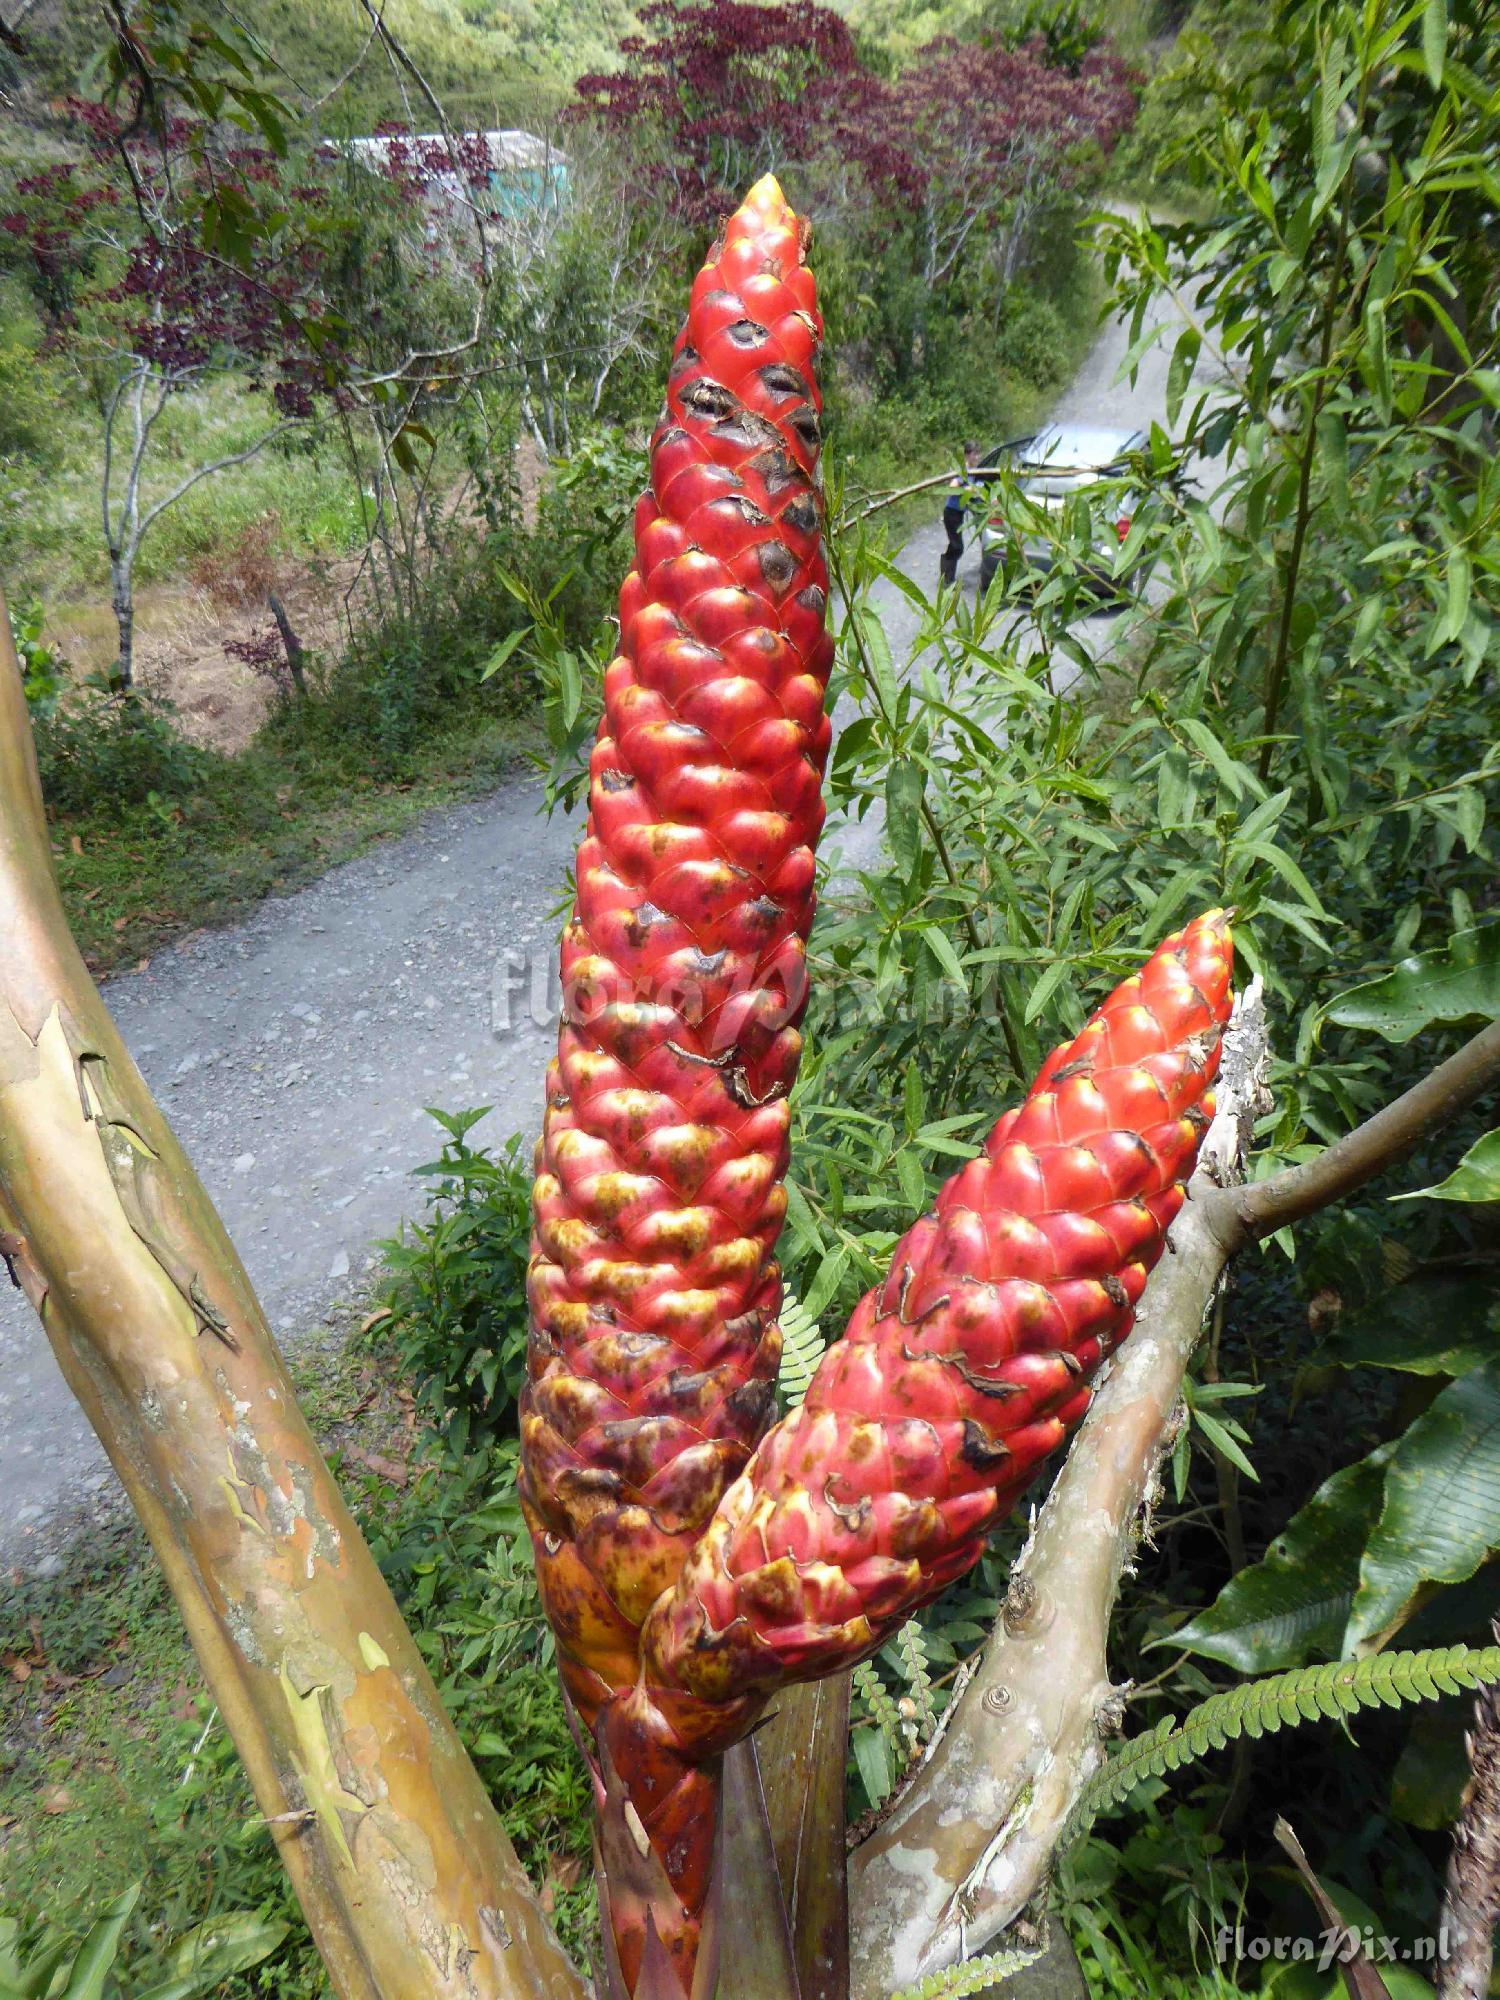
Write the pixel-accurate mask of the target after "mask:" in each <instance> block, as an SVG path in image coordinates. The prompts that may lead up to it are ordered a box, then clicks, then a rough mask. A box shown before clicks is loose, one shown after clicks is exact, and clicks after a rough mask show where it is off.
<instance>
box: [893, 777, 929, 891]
mask: <svg viewBox="0 0 1500 2000" xmlns="http://www.w3.org/2000/svg"><path fill="white" fill-rule="evenodd" d="M921 814H922V773H921V770H920V769H919V767H918V766H917V765H916V764H914V763H913V762H912V760H911V758H910V757H898V758H897V759H896V761H895V762H894V763H893V764H892V765H891V768H890V769H889V771H887V772H886V777H885V828H886V838H887V839H888V840H889V841H890V844H891V852H892V854H893V855H894V856H895V857H896V865H897V867H898V868H900V869H901V871H902V873H903V874H905V873H908V872H909V871H910V869H911V865H912V863H913V861H914V860H915V859H916V855H917V846H918V842H919V840H920V838H921V830H922V827H921Z"/></svg>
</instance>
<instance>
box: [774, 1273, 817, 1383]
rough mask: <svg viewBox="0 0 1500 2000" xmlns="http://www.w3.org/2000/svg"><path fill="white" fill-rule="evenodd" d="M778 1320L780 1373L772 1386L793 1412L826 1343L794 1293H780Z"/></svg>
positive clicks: (813, 1320) (815, 1322)
mask: <svg viewBox="0 0 1500 2000" xmlns="http://www.w3.org/2000/svg"><path fill="white" fill-rule="evenodd" d="M780 1319H781V1372H780V1373H779V1374H778V1376H777V1378H776V1386H777V1388H778V1389H779V1390H780V1391H781V1400H782V1401H783V1403H785V1405H786V1407H787V1408H788V1409H789V1410H795V1409H796V1407H797V1405H798V1404H799V1403H800V1402H801V1401H802V1398H803V1397H804V1396H805V1395H806V1394H807V1385H808V1383H809V1382H810V1381H811V1380H812V1378H813V1370H814V1369H815V1368H816V1367H817V1365H818V1363H819V1362H820V1361H821V1360H822V1358H823V1349H824V1348H825V1347H826V1346H827V1345H828V1343H827V1341H825V1340H824V1338H823V1336H822V1334H821V1333H820V1332H819V1331H818V1322H817V1321H816V1320H815V1319H814V1318H813V1316H812V1314H811V1313H809V1312H808V1310H807V1308H806V1307H805V1306H804V1305H803V1303H802V1301H801V1300H800V1299H799V1298H798V1297H797V1296H796V1294H795V1293H794V1292H786V1293H784V1294H783V1296H782V1301H781V1314H780Z"/></svg>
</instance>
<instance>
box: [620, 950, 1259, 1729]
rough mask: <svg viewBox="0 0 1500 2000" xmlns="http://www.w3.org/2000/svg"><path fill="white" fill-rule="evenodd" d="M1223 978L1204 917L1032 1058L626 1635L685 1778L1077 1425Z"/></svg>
mask: <svg viewBox="0 0 1500 2000" xmlns="http://www.w3.org/2000/svg"><path fill="white" fill-rule="evenodd" d="M1231 964H1232V946H1231V941H1230V933H1229V922H1228V918H1227V916H1226V915H1225V913H1224V912H1223V911H1219V910H1212V911H1210V912H1208V914H1207V915H1205V916H1202V917H1199V918H1197V919H1196V920H1195V921H1194V922H1193V923H1191V924H1189V925H1188V926H1187V928H1186V929H1185V930H1183V931H1181V932H1179V933H1178V934H1177V935H1175V936H1173V937H1170V938H1168V939H1167V940H1166V942H1165V943H1164V944H1163V945H1162V946H1161V947H1160V948H1159V950H1158V951H1157V952H1156V953H1155V954H1154V955H1153V957H1152V958H1151V959H1150V961H1149V962H1148V963H1147V965H1146V966H1145V967H1144V969H1143V970H1142V971H1140V972H1139V973H1136V974H1135V975H1134V976H1133V977H1131V978H1130V979H1127V980H1126V981H1125V982H1124V984H1123V985H1121V986H1119V987H1117V988H1116V990H1115V992H1114V993H1112V994H1111V995H1110V997H1109V999H1108V1000H1107V1001H1106V1002H1105V1003H1104V1005H1103V1006H1102V1007H1101V1008H1100V1009H1099V1011H1098V1013H1097V1014H1095V1015H1094V1016H1093V1018H1092V1019H1091V1020H1090V1021H1089V1022H1088V1024H1087V1025H1086V1026H1085V1027H1084V1028H1083V1030H1082V1032H1081V1033H1080V1034H1079V1035H1077V1036H1076V1037H1075V1038H1074V1040H1073V1041H1072V1042H1070V1043H1067V1044H1065V1045H1064V1046H1063V1047H1062V1048H1059V1049H1057V1050H1055V1051H1054V1053H1053V1054H1052V1055H1051V1056H1050V1057H1049V1059H1048V1060H1047V1062H1046V1063H1045V1064H1044V1065H1043V1068H1042V1071H1041V1074H1040V1075H1039V1076H1038V1078H1037V1080H1036V1082H1035V1083H1034V1084H1033V1085H1032V1087H1031V1090H1030V1091H1029V1093H1028V1094H1027V1097H1026V1099H1025V1101H1024V1102H1023V1103H1022V1104H1021V1105H1020V1106H1019V1107H1018V1108H1017V1109H1015V1110H1013V1111H1009V1112H1007V1113H1006V1114H1005V1115H1004V1117H1002V1118H1001V1120H1000V1122H999V1123H998V1124H997V1125H996V1127H995V1129H994V1132H993V1133H992V1134H991V1136H990V1140H989V1143H988V1145H987V1146H986V1147H985V1150H984V1152H983V1153H982V1154H981V1155H980V1156H979V1158H978V1159H975V1160H971V1161H970V1162H969V1164H968V1165H967V1166H965V1167H964V1168H962V1169H961V1170H960V1171H959V1172H958V1173H956V1174H955V1175H954V1176H953V1178H952V1179H951V1180H950V1181H949V1182H948V1183H947V1185H946V1186H945V1187H944V1188H943V1190H942V1192H941V1193H940V1194H939V1196H938V1199H937V1204H936V1206H935V1208H934V1209H933V1211H932V1212H931V1213H930V1214H928V1215H925V1216H923V1217H922V1218H921V1220H920V1221H919V1222H917V1223H916V1224H914V1226H913V1227H912V1228H911V1229H910V1230H908V1232H907V1234H906V1236H905V1237H904V1239H903V1240H902V1242H901V1243H900V1244H899V1245H898V1247H897V1249H896V1253H895V1255H894V1257H893V1259H892V1262H891V1269H890V1273H889V1275H888V1276H887V1277H886V1279H885V1281H884V1282H883V1283H882V1284H880V1285H877V1286H876V1287H875V1289H874V1290H873V1291H871V1292H869V1293H867V1294H866V1296H865V1297H864V1298H863V1299H862V1300H861V1301H860V1303H859V1305H858V1306H857V1307H856V1308H855V1312H854V1316H853V1318H852V1319H851V1321H850V1323H849V1328H848V1331H847V1333H846V1335H845V1337H844V1338H843V1339H842V1340H841V1341H838V1342H836V1343H835V1344H834V1345H833V1346H831V1347H830V1348H829V1349H828V1351H827V1353H826V1354H825V1355H824V1356H823V1359H822V1361H821V1362H820V1364H819V1366H818V1369H817V1372H816V1374H815V1375H814V1377H813V1380H812V1383H811V1385H810V1387H809V1389H808V1392H807V1397H806V1401H805V1402H804V1403H803V1404H802V1406H801V1408H800V1409H798V1410H796V1411H794V1412H793V1413H792V1414H791V1415H790V1416H789V1417H787V1418H786V1419H785V1420H784V1421H783V1422H782V1423H780V1424H778V1425H777V1426H776V1428H775V1429H774V1430H772V1431H771V1432H770V1433H769V1435H768V1436H767V1437H766V1438H765V1439H764V1441H763V1442H762V1443H761V1445H760V1447H759V1449H758V1450H757V1452H756V1454H755V1456H754V1457H753V1458H752V1459H751V1461H750V1463H749V1465H748V1466H747V1467H746V1468H745V1471H744V1473H743V1474H742V1475H741V1476H740V1478H739V1479H737V1480H736V1481H735V1483H734V1485H733V1486H731V1487H730V1489H729V1491H728V1492H727V1493H726V1494H725V1496H724V1498H723V1500H722V1501H721V1502H720V1504H719V1507H718V1509H717V1511H716V1513H715V1515H714V1518H713V1520H712V1521H711V1522H710V1523H709V1525H708V1528H707V1530H706V1531H705V1533H704V1535H703V1537H702V1539H701V1540H700V1541H699V1542H698V1544H697V1546H696V1548H695V1549H694V1551H693V1553H692V1555H691V1556H690V1557H689V1559H688V1561H687V1563H686V1565H685V1567H684V1569H683V1571H682V1574H681V1576H680V1577H679V1579H678V1581H677V1583H676V1586H675V1587H674V1588H673V1589H672V1590H671V1591H670V1592H668V1593H664V1594H663V1596H662V1597H661V1598H660V1599H659V1600H658V1602H657V1604H656V1606H655V1607H654V1609H653V1611H652V1614H651V1617H650V1618H649V1620H648V1621H647V1624H646V1628H645V1631H644V1633H643V1635H642V1655H643V1661H644V1675H643V1679H644V1683H645V1685H646V1686H647V1687H649V1688H650V1689H651V1690H652V1692H653V1694H654V1695H655V1697H656V1701H657V1702H658V1703H659V1705H660V1710H661V1711H662V1712H664V1715H665V1714H669V1715H670V1716H671V1719H672V1722H671V1726H672V1728H674V1729H675V1732H676V1734H677V1736H678V1740H679V1741H680V1742H682V1743H684V1744H690V1745H691V1746H692V1754H694V1755H697V1756H700V1757H701V1756H704V1755H708V1754H711V1753H712V1752H714V1751H717V1750H721V1749H722V1748H723V1747H724V1745H725V1743H726V1742H728V1741H732V1740H733V1739H734V1737H735V1736H737V1735H740V1734H742V1733H743V1732H744V1730H745V1728H747V1727H748V1726H749V1723H750V1721H751V1720H753V1717H754V1714H755V1713H756V1712H757V1709H758V1702H756V1701H755V1700H754V1699H753V1698H754V1697H757V1696H763V1695H764V1694H766V1693H768V1692H769V1691H770V1690H771V1689H773V1688H775V1687H776V1686H778V1685H781V1684H784V1683H785V1682H787V1681H795V1680H809V1679H815V1678H817V1677H820V1676H822V1675H825V1674H830V1673H833V1672H836V1671H837V1670H839V1669H840V1668H843V1667H847V1666H850V1665H852V1664H853V1663H854V1662H855V1661H857V1660H860V1659H862V1658H865V1657H866V1656H868V1655H869V1654H870V1653H872V1652H874V1651H875V1649H876V1648H877V1647H878V1646H879V1645H881V1644H882V1643H883V1642H884V1641H885V1640H886V1639H887V1638H888V1637H889V1636H890V1634H891V1633H892V1632H893V1631H895V1630H896V1629H897V1627H899V1626H900V1625H901V1623H902V1622H903V1621H904V1620H905V1619H906V1618H907V1617H909V1616H910V1614H911V1613H912V1612H913V1611H914V1610H915V1609H917V1607H918V1606H920V1605H922V1604H925V1603H926V1602H927V1601H928V1600H929V1599H931V1598H933V1597H935V1596H936V1595H937V1594H938V1592H939V1591H940V1590H942V1589H943V1588H944V1586H945V1585H946V1584H948V1583H951V1582H952V1581H953V1579H954V1578H955V1577H957V1576H960V1575H962V1574H963V1572H964V1571H965V1570H967V1569H968V1568H969V1567H970V1566H971V1565H972V1564H973V1563H974V1562H975V1561H976V1560H977V1559H978V1556H979V1554H980V1551H981V1549H982V1547H983V1544H984V1538H985V1536H986V1535H987V1534H988V1532H989V1531H990V1529H991V1528H993V1527H994V1526H995V1525H996V1523H997V1522H998V1521H999V1520H1000V1519H1001V1518H1002V1517H1003V1516H1004V1515H1005V1514H1006V1513H1007V1512H1008V1510H1009V1509H1010V1507H1011V1505H1012V1504H1013V1503H1014V1501H1015V1500H1016V1499H1017V1498H1018V1497H1019V1495H1020V1494H1021V1493H1022V1492H1023V1491H1024V1489H1025V1488H1026V1487H1027V1486H1028V1485H1029V1484H1030V1482H1031V1480H1032V1478H1033V1476H1034V1475H1035V1473H1036V1471H1037V1469H1038V1467H1039V1466H1040V1464H1041V1462H1042V1460H1043V1459H1044V1458H1046V1457H1047V1456H1048V1455H1049V1454H1050V1453H1051V1452H1052V1451H1054V1450H1055V1449H1056V1448H1057V1446H1058V1445H1059V1444H1060V1443H1061V1442H1062V1441H1063V1439H1064V1438H1065V1437H1066V1436H1067V1434H1068V1432H1069V1431H1070V1430H1071V1429H1072V1428H1073V1426H1074V1425H1075V1424H1076V1423H1077V1422H1078V1421H1079V1419H1080V1418H1081V1417H1082V1416H1083V1414H1084V1412H1085V1410H1086V1409H1087V1408H1088V1404H1089V1397H1090V1390H1089V1387H1088V1381H1089V1377H1090V1376H1091V1375H1092V1373H1093V1372H1094V1370H1095V1369H1096V1368H1097V1366H1098V1364H1099V1361H1100V1360H1101V1358H1102V1357H1103V1356H1104V1355H1105V1354H1107V1353H1109V1352H1110V1350H1111V1349H1112V1348H1114V1347H1116V1346H1117V1345H1118V1344H1119V1342H1120V1341H1122V1340H1123V1339H1124V1338H1125V1336H1126V1334H1127V1333H1128V1332H1129V1331H1130V1328H1131V1325H1132V1323H1133V1320H1134V1315H1135V1307H1136V1304H1137V1302H1138V1301H1139V1299H1140V1296H1141V1293H1142V1291H1143V1290H1144V1289H1145V1285H1146V1279H1147V1276H1148V1274H1149V1273H1150V1271H1151V1268H1152V1266H1153V1265H1154V1264H1155V1263H1156V1261H1157V1259H1158V1258H1159V1257H1160V1256H1161V1253H1162V1249H1163V1245H1164V1243H1165V1240H1166V1232H1167V1229H1168V1226H1169V1225H1170V1223H1171V1221H1172V1219H1173V1217H1174V1216H1175V1215H1176V1214H1177V1211H1178V1209H1179V1208H1180V1207H1181V1205H1182V1201H1183V1188H1184V1185H1185V1184H1186V1182H1187V1179H1188V1177H1189V1175H1190V1174H1191V1173H1192V1170H1193V1166H1194V1164H1195V1162H1196V1160H1197V1156H1198V1147H1199V1144H1200V1142H1201V1139H1202V1136H1203V1133H1204V1132H1205V1130H1206V1129H1207V1127H1208V1123H1209V1120H1210V1118H1211V1116H1212V1110H1213V1100H1212V1095H1211V1092H1210V1088H1209V1086H1210V1085H1211V1083H1212V1081H1213V1078H1214V1075H1215V1073H1216V1071H1217V1068H1218V1060H1219V1040H1220V1035H1221V1032H1222V1029H1223V1026H1224V1023H1225V1022H1226V1021H1227V1020H1228V1018H1229V1009H1230V972H1231ZM672 1687H675V1688H678V1689H681V1690H682V1691H683V1695H684V1696H686V1697H687V1699H686V1700H683V1699H682V1697H678V1698H677V1699H676V1700H675V1701H674V1699H673V1698H672V1697H671V1696H670V1695H667V1694H666V1693H665V1692H664V1690H666V1689H668V1688H672ZM746 1697H750V1698H751V1699H749V1700H748V1701H747V1700H746V1699H745V1698H746ZM708 1703H720V1704H726V1705H727V1706H725V1707H724V1708H722V1709H721V1710H720V1711H719V1714H718V1715H717V1717H716V1716H714V1715H713V1713H712V1711H709V1710H706V1708H705V1704H708ZM638 1726H639V1723H638Z"/></svg>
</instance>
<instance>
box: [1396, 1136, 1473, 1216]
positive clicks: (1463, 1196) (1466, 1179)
mask: <svg viewBox="0 0 1500 2000" xmlns="http://www.w3.org/2000/svg"><path fill="white" fill-rule="evenodd" d="M1424 1197H1425V1198H1426V1199H1427V1200H1429V1201H1500V1131H1495V1132H1486V1133H1485V1135H1484V1137H1483V1138H1482V1139H1476V1140H1475V1141H1474V1143H1473V1145H1472V1146H1471V1147H1470V1148H1469V1150H1468V1152H1467V1153H1465V1154H1464V1156H1463V1158H1462V1159H1461V1160H1460V1161H1459V1163H1458V1165H1457V1166H1456V1167H1455V1168H1454V1169H1453V1171H1452V1173H1451V1174H1449V1176H1448V1178H1447V1179H1446V1180H1445V1181H1439V1182H1438V1183H1437V1185H1436V1186H1435V1187H1425V1188H1413V1189H1412V1190H1411V1192H1410V1193H1409V1194H1393V1195H1392V1196H1391V1200H1392V1201H1421V1200H1422V1199H1423V1198H1424Z"/></svg>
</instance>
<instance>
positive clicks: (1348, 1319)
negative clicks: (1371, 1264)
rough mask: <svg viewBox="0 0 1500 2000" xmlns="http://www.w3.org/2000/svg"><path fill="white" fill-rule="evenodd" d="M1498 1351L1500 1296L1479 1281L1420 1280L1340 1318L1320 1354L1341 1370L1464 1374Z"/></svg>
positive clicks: (1401, 1286) (1458, 1279) (1471, 1279)
mask: <svg viewBox="0 0 1500 2000" xmlns="http://www.w3.org/2000/svg"><path fill="white" fill-rule="evenodd" d="M1497 1350H1500V1297H1497V1296H1496V1294H1495V1289H1494V1287H1493V1285H1489V1284H1486V1283H1485V1282H1484V1281H1483V1280H1482V1279H1477V1278H1423V1279H1414V1280H1412V1281H1411V1282H1409V1283H1407V1284H1404V1285H1397V1286H1396V1287H1395V1289H1394V1290H1393V1291H1390V1292H1388V1293H1387V1294H1386V1295H1385V1297H1384V1298H1382V1299H1381V1300H1380V1301H1379V1303H1378V1304H1376V1305H1373V1306H1365V1307H1362V1308H1361V1309H1360V1310H1359V1311H1358V1312H1354V1313H1350V1314H1348V1315H1346V1316H1345V1317H1344V1318H1342V1319H1341V1320H1340V1322H1339V1324H1338V1327H1337V1329H1336V1330H1335V1331H1334V1332H1333V1333H1332V1334H1331V1335H1330V1336H1329V1339H1328V1341H1327V1343H1326V1345H1325V1347H1324V1350H1323V1353H1322V1355H1321V1356H1320V1357H1319V1359H1320V1360H1323V1361H1331V1362H1333V1363H1335V1364H1336V1365H1337V1366H1338V1367H1341V1368H1398V1369H1400V1370H1401V1371H1402V1372H1403V1373H1404V1374H1407V1375H1464V1374H1467V1373H1468V1371H1469V1369H1471V1368H1475V1367H1477V1366H1478V1365H1479V1363H1480V1362H1481V1361H1484V1360H1487V1359H1488V1358H1489V1356H1490V1355H1492V1354H1494V1353H1495V1352H1496V1351H1497Z"/></svg>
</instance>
